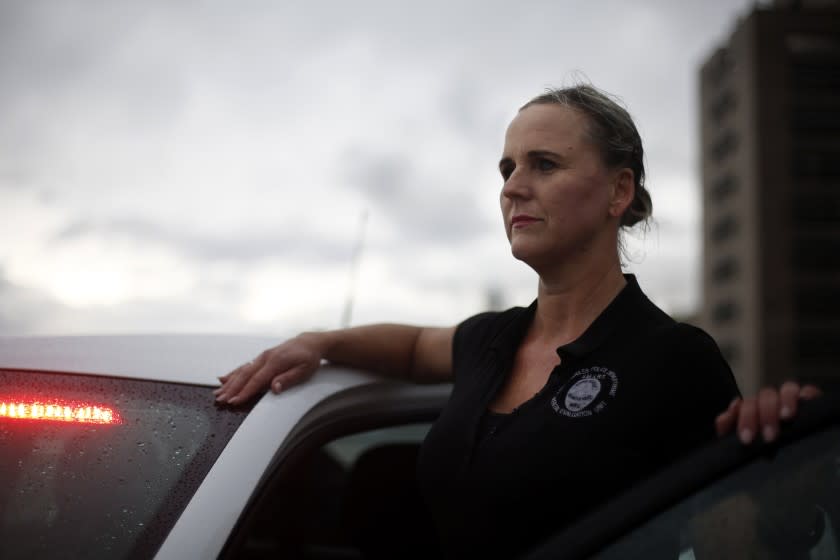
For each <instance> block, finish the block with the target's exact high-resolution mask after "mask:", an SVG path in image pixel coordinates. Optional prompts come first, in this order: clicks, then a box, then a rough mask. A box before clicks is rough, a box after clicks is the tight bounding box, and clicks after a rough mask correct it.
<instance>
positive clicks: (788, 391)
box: [715, 381, 821, 445]
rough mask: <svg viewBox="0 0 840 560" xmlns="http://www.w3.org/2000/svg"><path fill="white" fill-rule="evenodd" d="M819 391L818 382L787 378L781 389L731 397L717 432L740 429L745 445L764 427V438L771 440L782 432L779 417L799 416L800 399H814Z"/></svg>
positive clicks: (739, 436)
mask: <svg viewBox="0 0 840 560" xmlns="http://www.w3.org/2000/svg"><path fill="white" fill-rule="evenodd" d="M820 394H821V391H820V390H819V389H818V388H817V387H816V386H814V385H803V386H800V385H799V383H796V382H795V381H785V382H784V383H783V384H782V386H781V387H780V388H779V389H776V388H775V387H765V388H763V389H761V390H760V391H759V392H758V394H757V395H755V396H753V397H748V398H746V399H735V400H734V401H732V404H730V405H729V408H727V409H726V410H725V411H723V412H722V413H721V414H720V415H718V417H717V418H716V419H715V428H716V429H717V433H718V436H723V435H726V434H728V433H729V432H731V431H732V430H733V429H737V430H738V439H740V440H741V442H742V443H743V444H745V445H747V444H750V443H752V441H753V440H754V439H755V437H756V435H757V434H758V431H759V430H761V435H762V437H763V438H764V441H767V442H770V441H773V440H775V439H776V437H777V436H778V435H779V421H780V420H789V419H790V418H793V417H794V416H796V409H797V405H798V404H799V399H805V400H808V399H813V398H814V397H817V396H819V395H820Z"/></svg>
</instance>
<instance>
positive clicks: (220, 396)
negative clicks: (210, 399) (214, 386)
mask: <svg viewBox="0 0 840 560" xmlns="http://www.w3.org/2000/svg"><path fill="white" fill-rule="evenodd" d="M226 396H227V395H225V394H224V393H219V394H218V395H216V402H225V397H226Z"/></svg>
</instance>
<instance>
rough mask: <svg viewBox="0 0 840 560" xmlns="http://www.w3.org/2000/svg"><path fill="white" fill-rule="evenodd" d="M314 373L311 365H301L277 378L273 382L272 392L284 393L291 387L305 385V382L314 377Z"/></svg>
mask: <svg viewBox="0 0 840 560" xmlns="http://www.w3.org/2000/svg"><path fill="white" fill-rule="evenodd" d="M314 372H315V369H314V368H312V366H311V365H309V364H300V365H299V366H296V367H293V368H292V369H290V370H289V371H287V372H284V373H282V374H280V375H277V376H275V377H274V379H273V380H272V381H271V390H272V392H274V393H279V392H280V391H284V390H286V389H288V388H289V387H293V386H295V385H299V384H300V383H303V382H304V381H306V380H308V379H309V378H310V377H312V374H313V373H314Z"/></svg>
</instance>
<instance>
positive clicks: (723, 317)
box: [712, 300, 739, 324]
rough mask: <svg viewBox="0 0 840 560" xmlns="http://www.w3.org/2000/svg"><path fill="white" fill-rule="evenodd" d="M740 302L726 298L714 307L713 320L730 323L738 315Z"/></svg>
mask: <svg viewBox="0 0 840 560" xmlns="http://www.w3.org/2000/svg"><path fill="white" fill-rule="evenodd" d="M738 311H739V310H738V304H736V303H735V302H734V301H731V300H726V301H721V302H718V303H717V304H715V306H714V307H713V308H712V320H713V321H714V322H715V323H718V324H720V323H729V322H731V321H733V320H734V319H735V318H736V317H737V316H738Z"/></svg>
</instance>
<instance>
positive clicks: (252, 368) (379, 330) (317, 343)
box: [215, 324, 455, 404]
mask: <svg viewBox="0 0 840 560" xmlns="http://www.w3.org/2000/svg"><path fill="white" fill-rule="evenodd" d="M454 334H455V327H445V328H438V327H415V326H409V325H397V324H378V325H367V326H363V327H353V328H349V329H341V330H336V331H323V332H307V333H302V334H300V335H298V336H296V337H295V338H292V339H289V340H287V341H285V342H283V343H282V344H280V345H278V346H275V347H274V348H269V349H268V350H266V351H264V352H262V353H261V354H260V355H259V356H257V357H256V358H255V359H254V360H253V361H251V362H248V363H247V364H243V365H241V366H239V367H238V368H236V369H235V370H233V371H232V372H230V373H228V374H227V375H224V376H222V377H220V378H219V379H220V381H221V382H222V386H221V387H219V388H218V389H216V391H215V394H216V400H217V401H218V402H222V403H229V404H239V403H242V402H245V401H247V400H248V399H250V398H252V397H254V396H255V395H257V394H258V393H261V392H262V391H265V390H266V389H267V388H269V387H270V388H271V390H272V391H273V392H275V393H279V392H280V391H282V390H283V389H287V388H289V387H291V386H293V385H297V384H298V383H301V382H303V381H306V380H307V379H309V378H310V377H312V375H313V374H314V373H315V371H316V370H317V369H318V366H319V365H320V364H321V360H322V359H326V360H328V361H329V362H332V363H336V364H342V365H347V366H351V367H355V368H359V369H364V370H368V371H372V372H374V373H378V374H380V375H382V376H384V377H392V378H396V379H405V380H408V381H413V382H416V383H438V382H444V381H449V380H450V379H451V378H452V338H453V336H454Z"/></svg>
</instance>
